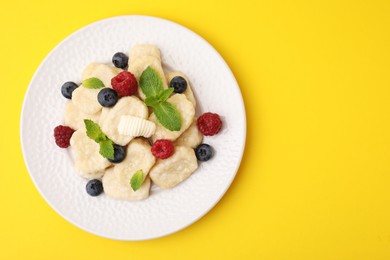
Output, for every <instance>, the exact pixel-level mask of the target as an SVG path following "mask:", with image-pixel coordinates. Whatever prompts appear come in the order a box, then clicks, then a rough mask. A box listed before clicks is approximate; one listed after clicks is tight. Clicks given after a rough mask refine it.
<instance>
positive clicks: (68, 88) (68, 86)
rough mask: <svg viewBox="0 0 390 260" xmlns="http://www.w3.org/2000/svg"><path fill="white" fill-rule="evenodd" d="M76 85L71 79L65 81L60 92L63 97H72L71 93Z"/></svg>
mask: <svg viewBox="0 0 390 260" xmlns="http://www.w3.org/2000/svg"><path fill="white" fill-rule="evenodd" d="M78 87H79V86H78V85H77V84H76V83H74V82H72V81H68V82H65V83H64V84H63V85H62V87H61V93H62V95H63V96H64V97H66V98H68V99H72V93H73V91H74V90H75V89H76V88H78Z"/></svg>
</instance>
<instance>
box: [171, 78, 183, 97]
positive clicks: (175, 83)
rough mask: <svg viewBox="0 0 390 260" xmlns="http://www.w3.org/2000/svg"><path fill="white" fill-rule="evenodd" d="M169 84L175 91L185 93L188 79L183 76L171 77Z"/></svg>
mask: <svg viewBox="0 0 390 260" xmlns="http://www.w3.org/2000/svg"><path fill="white" fill-rule="evenodd" d="M169 86H170V87H171V88H173V91H174V92H175V93H183V92H184V91H186V89H187V81H186V80H185V79H184V78H183V77H180V76H176V77H174V78H173V79H171V82H170V83H169Z"/></svg>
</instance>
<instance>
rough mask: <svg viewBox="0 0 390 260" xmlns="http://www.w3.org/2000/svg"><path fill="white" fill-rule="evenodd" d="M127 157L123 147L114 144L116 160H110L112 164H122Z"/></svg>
mask: <svg viewBox="0 0 390 260" xmlns="http://www.w3.org/2000/svg"><path fill="white" fill-rule="evenodd" d="M125 157H126V150H125V148H124V147H123V146H120V145H117V144H114V159H108V160H109V161H110V162H112V163H120V162H121V161H123V159H125Z"/></svg>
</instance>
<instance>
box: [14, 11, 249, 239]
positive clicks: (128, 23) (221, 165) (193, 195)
mask: <svg viewBox="0 0 390 260" xmlns="http://www.w3.org/2000/svg"><path fill="white" fill-rule="evenodd" d="M139 43H150V44H154V45H156V46H157V47H158V48H160V50H161V54H162V59H163V64H164V69H165V70H167V71H168V70H173V69H174V70H181V71H183V72H184V73H185V74H186V75H187V76H188V78H189V80H190V82H191V85H192V89H193V91H194V93H195V96H196V99H197V101H198V104H199V105H198V108H197V115H200V113H203V112H207V111H212V112H215V113H218V114H220V115H221V116H222V118H223V123H224V126H223V129H222V131H221V132H220V133H219V134H218V135H215V136H212V137H206V138H204V142H205V143H208V144H210V145H212V146H213V147H214V149H215V151H216V152H215V156H214V157H213V159H211V160H210V161H208V162H205V163H201V164H200V166H199V168H198V170H196V171H195V172H194V173H193V174H192V175H191V176H190V177H189V178H188V179H187V180H185V181H184V182H182V183H181V184H179V185H178V186H176V187H174V188H173V189H170V190H162V189H158V188H156V187H154V186H153V187H152V189H151V193H150V197H149V198H147V199H146V200H143V201H137V202H130V201H120V200H114V199H111V198H109V197H107V196H105V195H104V194H103V195H101V196H99V197H90V196H88V195H87V193H86V192H85V184H86V182H87V181H86V180H85V179H83V178H81V177H79V176H78V175H76V174H75V172H74V168H73V159H72V156H71V153H70V151H69V149H60V148H59V147H57V146H56V145H55V142H54V138H53V129H54V127H55V126H57V125H59V124H63V112H64V107H65V103H66V102H68V100H67V99H65V98H63V97H62V95H61V91H60V88H61V85H62V84H63V83H64V82H66V81H75V82H80V80H81V73H82V71H83V69H84V68H85V67H86V66H87V65H88V64H89V63H91V62H99V63H107V64H110V61H111V57H112V55H113V54H114V53H115V52H118V51H122V52H125V53H128V51H129V50H130V48H131V46H133V45H134V44H139ZM20 131H21V141H22V148H23V154H24V159H25V162H26V165H27V168H28V171H29V173H30V175H31V178H32V180H33V181H34V183H35V185H36V187H37V188H38V190H39V191H40V193H41V194H42V196H43V197H44V198H45V200H46V201H47V202H48V203H49V204H50V205H51V206H52V207H53V208H54V209H55V210H56V211H57V212H58V213H59V214H60V215H61V216H62V217H64V218H65V219H67V220H68V221H69V222H71V223H73V224H74V225H76V226H78V227H79V228H81V229H84V230H86V231H88V232H91V233H93V234H96V235H99V236H102V237H107V238H112V239H119V240H144V239H152V238H157V237H161V236H165V235H168V234H171V233H173V232H176V231H178V230H180V229H182V228H184V227H186V226H188V225H190V224H192V223H194V222H195V221H196V220H198V219H199V218H201V217H202V216H203V215H205V214H206V213H207V212H208V211H209V210H210V209H212V208H213V207H214V205H215V204H216V203H217V202H218V201H219V200H220V199H221V197H222V196H223V195H224V193H225V192H226V191H227V189H228V188H229V186H230V184H231V183H232V181H233V179H234V177H235V175H236V172H237V170H238V167H239V165H240V161H241V158H242V155H243V151H244V146H245V137H246V118H245V108H244V104H243V100H242V96H241V93H240V89H239V87H238V85H237V82H236V80H235V78H234V76H233V74H232V72H231V71H230V69H229V67H228V66H227V64H226V63H225V61H224V60H223V59H222V57H221V56H220V55H219V54H218V52H217V51H216V50H215V49H214V48H213V47H212V46H211V45H210V44H209V43H207V42H206V41H205V40H204V39H202V38H201V37H200V36H198V35H197V34H195V33H194V32H192V31H190V30H188V29H186V28H184V27H183V26H181V25H178V24H175V23H173V22H170V21H167V20H163V19H159V18H153V17H147V16H122V17H115V18H110V19H106V20H102V21H99V22H96V23H93V24H91V25H89V26H86V27H84V28H82V29H81V30H79V31H77V32H75V33H74V34H72V35H70V36H69V37H68V38H66V39H65V40H64V41H62V42H61V43H60V44H59V45H58V46H57V47H56V48H55V49H54V50H53V51H52V52H51V53H50V54H49V55H48V56H47V57H46V59H45V60H44V61H43V62H42V64H41V65H40V67H39V68H38V70H37V71H36V73H35V75H34V77H33V79H32V80H31V83H30V85H29V87H28V91H27V93H26V96H25V99H24V105H23V109H22V115H21V129H20Z"/></svg>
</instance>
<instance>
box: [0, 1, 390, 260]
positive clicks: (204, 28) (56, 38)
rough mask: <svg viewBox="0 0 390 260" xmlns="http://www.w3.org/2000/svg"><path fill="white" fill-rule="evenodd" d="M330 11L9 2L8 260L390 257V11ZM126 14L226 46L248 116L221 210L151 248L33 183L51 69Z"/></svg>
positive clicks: (3, 13)
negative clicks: (25, 153)
mask: <svg viewBox="0 0 390 260" xmlns="http://www.w3.org/2000/svg"><path fill="white" fill-rule="evenodd" d="M318 2H320V1H295V0H291V1H272V0H270V1H261V0H260V1H228V0H225V1H219V2H216V1H210V0H207V1H206V0H199V1H179V0H176V1H174V0H166V1H152V0H148V1H140V0H137V1H129V0H124V1H101V0H95V1H80V0H78V1H75V0H68V1H57V2H55V1H17V0H15V1H1V5H0V7H1V8H0V21H1V27H0V33H1V35H2V37H1V41H0V53H1V58H2V61H1V65H0V66H1V81H0V82H1V96H2V98H1V102H0V106H1V107H0V111H1V116H0V120H1V122H2V123H1V127H0V133H1V137H2V138H3V141H2V142H1V148H2V149H1V156H0V158H1V164H0V172H1V174H2V178H1V185H0V200H1V205H0V259H390V162H389V157H390V102H389V100H390V78H389V75H390V51H389V47H390V15H389V13H390V2H389V1H356V0H355V1H352V0H350V1H339V0H332V1H321V2H323V3H318ZM125 14H147V15H154V16H159V17H163V18H167V19H170V20H173V21H175V22H178V23H180V24H182V25H184V26H187V27H188V28H190V29H192V30H194V31H195V32H197V33H198V34H200V35H201V36H203V37H204V38H205V39H206V40H208V41H209V42H210V43H211V44H212V45H214V46H215V47H216V49H217V50H218V51H219V52H220V53H221V54H222V56H223V57H224V58H225V59H226V61H227V62H228V64H229V66H230V67H231V69H232V70H233V72H234V74H235V76H236V78H237V80H238V82H239V84H240V87H241V91H242V93H243V96H244V100H245V104H246V109H247V119H248V135H247V148H246V151H245V156H244V160H243V162H242V165H241V168H240V170H239V172H238V175H237V178H236V180H235V181H234V183H233V185H232V187H231V188H230V189H229V191H228V193H227V194H226V196H225V197H224V198H223V199H222V200H221V202H220V203H219V204H218V205H217V206H216V207H215V208H214V209H213V210H212V211H211V212H210V213H209V214H207V215H206V216H205V217H204V218H202V219H201V220H200V221H198V222H197V223H195V224H194V225H192V226H190V227H188V228H186V229H185V230H183V231H180V232H178V233H176V234H173V235H170V236H168V237H164V238H161V239H156V240H151V241H145V242H118V241H111V240H108V239H104V238H100V237H96V236H94V235H91V234H89V233H86V232H84V231H82V230H80V229H78V228H76V227H74V226H72V225H71V224H70V223H68V222H66V221H65V220H64V219H62V218H61V217H60V216H59V215H57V213H55V212H54V211H53V210H52V209H51V208H50V207H49V206H48V205H47V204H46V202H45V201H44V200H43V198H42V197H41V196H40V195H39V193H38V191H37V190H36V188H35V187H34V185H33V183H32V181H31V180H30V177H29V175H28V173H27V171H26V167H25V166H24V163H23V158H22V153H21V148H20V142H19V117H20V111H21V106H22V100H23V97H24V93H25V91H26V88H27V85H28V83H29V81H30V79H31V77H32V75H33V73H34V72H35V70H36V69H37V67H38V65H39V64H40V62H41V61H42V60H43V58H44V57H45V56H46V55H47V54H48V52H49V51H50V50H51V49H52V48H53V47H54V46H56V45H57V44H58V43H59V42H60V41H61V40H63V39H64V38H65V37H66V36H68V35H69V34H70V33H72V32H74V31H75V30H77V29H79V28H81V27H83V26H85V25H87V24H89V23H91V22H94V21H97V20H100V19H103V18H107V17H111V16H116V15H125ZM172 40H174V39H172ZM31 138H34V137H33V136H32V137H31ZM217 149H218V148H217ZM43 159H44V158H43Z"/></svg>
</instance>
